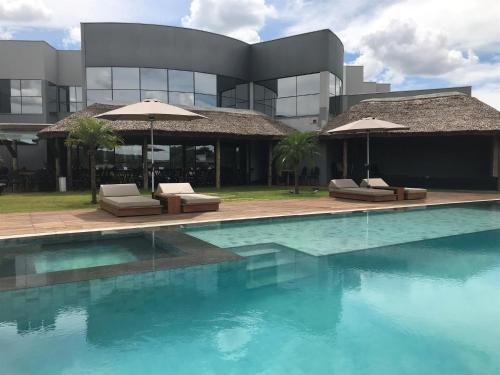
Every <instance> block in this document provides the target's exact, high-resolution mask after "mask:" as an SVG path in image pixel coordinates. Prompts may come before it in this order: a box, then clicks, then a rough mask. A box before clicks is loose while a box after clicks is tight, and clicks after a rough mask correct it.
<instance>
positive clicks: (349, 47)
mask: <svg viewBox="0 0 500 375" xmlns="http://www.w3.org/2000/svg"><path fill="white" fill-rule="evenodd" d="M80 22H142V23H155V24H163V25H174V26H184V27H191V28H196V29H203V30H208V31H213V32H217V33H220V34H225V35H228V36H231V37H234V38H237V39H241V40H243V41H246V42H248V43H256V42H259V41H265V40H270V39H275V38H279V37H283V36H287V35H294V34H298V33H303V32H308V31H314V30H320V29H325V28H328V29H330V30H332V31H333V32H334V33H336V34H337V35H338V36H339V37H340V39H341V40H342V42H343V43H344V49H345V63H347V64H360V65H364V66H365V80H376V81H378V82H389V83H392V89H393V90H411V89H422V88H435V87H450V86H464V85H471V86H472V94H473V96H476V97H478V98H479V99H481V100H483V101H484V102H486V103H488V104H489V105H491V106H493V107H495V108H497V109H499V110H500V0H335V1H334V0H314V1H313V0H106V1H103V0H78V1H74V0H0V39H28V40H46V41H47V42H49V43H50V44H51V45H53V46H54V47H56V48H60V49H79V48H80Z"/></svg>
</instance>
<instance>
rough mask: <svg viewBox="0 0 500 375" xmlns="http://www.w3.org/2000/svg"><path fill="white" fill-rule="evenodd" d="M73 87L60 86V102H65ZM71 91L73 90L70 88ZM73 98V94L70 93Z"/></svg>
mask: <svg viewBox="0 0 500 375" xmlns="http://www.w3.org/2000/svg"><path fill="white" fill-rule="evenodd" d="M71 88H72V87H69V88H68V87H59V102H61V103H65V102H66V101H67V99H68V90H69V89H71ZM69 92H70V93H71V90H69ZM70 98H71V94H70Z"/></svg>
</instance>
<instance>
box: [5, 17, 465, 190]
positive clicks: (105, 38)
mask: <svg viewBox="0 0 500 375" xmlns="http://www.w3.org/2000/svg"><path fill="white" fill-rule="evenodd" d="M81 37H82V47H81V50H80V51H60V50H56V49H54V48H52V47H51V46H50V45H48V44H47V43H45V42H28V41H0V141H1V142H2V144H3V146H0V164H2V160H3V165H4V170H6V169H9V170H10V172H9V173H10V174H11V175H12V174H15V173H13V172H12V170H17V171H18V170H27V171H42V173H39V174H40V178H39V180H43V179H44V178H45V180H47V181H49V182H47V183H46V184H43V183H41V182H40V183H37V186H38V188H43V187H51V186H52V187H54V181H56V178H57V177H58V176H66V175H72V176H73V177H76V174H78V175H81V174H83V175H84V173H82V169H85V168H88V167H86V163H85V158H83V157H82V156H81V155H80V154H78V155H77V153H78V151H75V150H72V151H68V150H65V146H64V143H63V141H62V140H63V137H64V134H65V133H64V131H63V129H64V128H61V127H59V128H57V126H58V125H56V127H55V128H54V129H53V131H51V130H50V129H51V128H50V127H49V128H47V130H46V131H44V132H43V133H41V134H44V135H43V136H42V137H41V138H40V139H37V141H36V142H33V141H32V140H33V139H35V138H37V131H38V130H40V129H41V128H45V127H47V126H51V124H54V123H58V121H60V126H62V127H63V126H64V125H65V124H66V125H67V123H68V120H63V119H68V118H69V119H72V118H73V119H74V118H77V117H78V116H80V115H79V114H75V115H72V116H70V117H68V116H69V115H70V114H71V113H74V112H78V113H80V112H79V111H82V110H84V109H85V108H86V107H88V108H90V110H88V111H84V112H81V114H82V115H89V114H91V113H94V114H95V113H97V112H98V111H102V110H103V108H110V107H109V106H110V105H124V104H128V103H133V102H137V101H140V100H143V99H146V98H157V99H160V100H162V101H164V102H168V103H172V104H174V105H181V106H185V107H188V108H191V109H193V110H195V111H196V110H198V111H203V113H204V114H205V115H206V116H207V117H208V119H209V120H208V122H205V123H204V125H203V126H204V127H196V131H180V130H179V127H177V128H175V127H173V128H169V127H168V126H167V125H165V126H164V128H163V130H162V131H160V130H159V131H158V132H159V133H158V136H160V139H159V140H160V143H159V144H158V145H155V149H154V150H150V149H148V140H147V138H146V136H147V134H146V130H144V129H142V128H141V126H142V125H140V124H136V126H135V127H134V129H133V130H131V129H130V128H127V132H124V136H125V141H126V143H125V145H123V146H120V147H118V148H116V149H115V150H101V152H100V157H101V160H100V161H99V164H100V167H101V169H102V179H101V180H102V181H103V182H104V181H109V180H110V179H111V180H113V179H115V180H116V179H118V177H115V175H120V174H121V175H122V177H123V175H124V173H122V172H123V169H124V168H125V169H127V164H128V163H129V162H132V161H134V162H133V165H134V166H135V167H134V168H133V169H137V172H136V173H135V175H133V174H131V173H127V175H129V176H128V177H127V178H128V179H129V180H134V181H135V180H137V178H138V176H143V177H147V173H143V172H144V169H145V168H144V167H145V166H146V164H147V163H146V161H147V159H148V158H149V157H150V156H151V155H150V154H151V152H154V153H155V159H156V160H160V161H161V162H160V164H162V165H160V166H161V168H162V169H160V170H164V171H165V174H164V178H167V179H169V180H174V179H175V180H189V179H192V180H193V181H195V182H199V183H200V184H202V183H203V184H215V182H216V181H214V178H215V177H213V176H214V175H215V173H212V172H214V169H216V168H217V166H216V165H215V164H216V162H215V160H214V159H216V158H215V155H216V154H218V153H219V152H220V155H221V160H220V163H221V164H220V165H219V168H220V169H221V170H222V173H221V175H222V176H221V178H222V183H223V184H224V183H227V184H233V183H262V182H266V181H269V176H272V175H273V174H272V170H271V168H270V167H269V160H270V157H271V153H270V150H271V147H270V145H272V143H273V142H276V140H277V139H279V137H280V136H283V135H284V134H286V133H287V132H289V131H291V130H292V129H298V130H312V131H318V132H321V130H322V129H324V128H325V127H327V126H329V125H328V124H329V122H331V121H333V120H334V119H335V118H336V116H338V115H339V114H341V113H343V112H346V111H348V110H349V109H350V108H351V107H352V106H355V105H356V104H358V103H360V102H361V101H362V100H366V99H370V98H390V97H393V98H394V97H402V96H414V95H418V94H430V93H434V92H446V91H447V90H448V91H454V92H456V91H459V92H462V93H464V94H465V95H469V96H470V87H460V88H451V89H434V90H418V91H410V92H391V91H390V90H391V88H390V85H389V84H385V83H376V82H365V81H364V77H363V67H361V66H345V65H344V48H343V45H342V42H341V40H340V39H339V38H338V37H337V36H336V35H335V34H334V33H333V32H331V31H330V30H320V31H316V32H311V33H305V34H300V35H295V36H290V37H286V38H280V39H276V40H271V41H266V42H262V43H256V44H247V43H245V42H242V41H239V40H236V39H232V38H229V37H226V36H222V35H218V34H214V33H210V32H205V31H199V30H193V29H186V28H179V27H171V26H160V25H145V24H124V23H83V24H82V25H81ZM106 106H108V107H106ZM222 118H224V119H223V120H222ZM210 121H212V122H210ZM221 121H222V122H224V126H223V130H221V131H220V132H217V131H216V129H220V127H219V125H220V124H221ZM252 121H254V122H255V123H258V124H260V125H259V126H257V128H258V130H256V131H254V132H253V133H252V132H245V131H244V127H245V126H248V127H250V128H252V125H251V124H250V123H251V122H252ZM278 121H279V122H280V123H281V125H277V122H278ZM232 123H233V124H234V125H233V126H232V125H231V124H232ZM283 124H284V125H283ZM179 126H181V127H182V125H179ZM56 129H59V132H56ZM122 129H123V128H122ZM141 129H142V130H141ZM186 129H190V128H186ZM276 129H279V131H277V132H276V131H275V130H276ZM181 130H182V129H181ZM204 130H206V131H204ZM47 139H48V141H47ZM47 142H48V143H47ZM31 143H35V144H34V145H33V144H31ZM329 144H330V143H329V139H326V140H325V141H324V142H322V145H321V147H322V153H321V155H322V156H321V157H320V158H319V159H318V161H317V166H316V167H315V168H312V170H310V171H309V172H305V173H304V175H305V176H306V177H307V180H308V181H313V182H314V183H320V184H321V183H326V182H327V180H328V179H329V178H330V177H331V176H332V169H331V168H330V166H329V165H328V164H329V159H328V157H327V155H329V152H330V151H328V150H329V147H331V146H329ZM217 145H219V150H218V151H217V150H216V146H217ZM77 160H78V162H77ZM202 160H205V161H206V160H208V161H209V162H208V163H206V162H204V161H202ZM0 167H1V166H0ZM109 170H114V171H115V172H114V174H113V175H112V174H110V173H109ZM117 170H121V171H122V172H120V173H118V172H116V171H117ZM207 171H208V172H207ZM224 171H226V172H224ZM235 171H238V172H237V173H236V172H235ZM26 173H28V172H26ZM198 175H200V176H201V175H208V176H210V177H207V178H205V177H203V178H201V177H200V178H199V176H198ZM193 176H195V177H193ZM122 177H120V178H121V180H123V178H122ZM144 179H145V178H141V179H140V180H141V181H142V182H144ZM272 181H273V182H275V183H276V182H279V180H278V179H277V177H276V175H275V176H274V178H272Z"/></svg>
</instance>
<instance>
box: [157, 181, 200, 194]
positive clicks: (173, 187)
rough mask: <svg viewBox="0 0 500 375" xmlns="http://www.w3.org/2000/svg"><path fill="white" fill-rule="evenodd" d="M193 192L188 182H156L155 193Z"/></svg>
mask: <svg viewBox="0 0 500 375" xmlns="http://www.w3.org/2000/svg"><path fill="white" fill-rule="evenodd" d="M161 193H163V194H194V190H193V188H192V186H191V184H190V183H189V182H176V183H168V184H166V183H165V184H158V187H157V188H156V194H161Z"/></svg>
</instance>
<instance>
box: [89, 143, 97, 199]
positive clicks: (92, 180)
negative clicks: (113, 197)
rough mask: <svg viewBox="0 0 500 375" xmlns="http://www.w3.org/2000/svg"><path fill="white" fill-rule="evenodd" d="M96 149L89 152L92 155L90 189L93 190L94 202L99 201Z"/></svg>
mask: <svg viewBox="0 0 500 375" xmlns="http://www.w3.org/2000/svg"><path fill="white" fill-rule="evenodd" d="M95 154H96V152H95V150H94V149H92V150H91V151H90V152H89V155H90V191H91V192H92V202H91V203H92V204H96V203H97V188H96V181H95V180H96V178H95Z"/></svg>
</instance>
